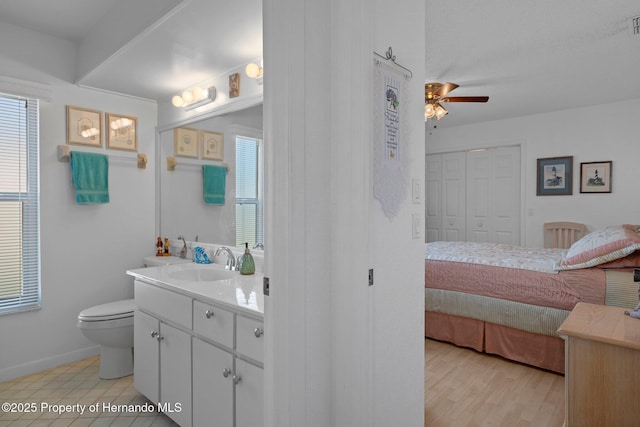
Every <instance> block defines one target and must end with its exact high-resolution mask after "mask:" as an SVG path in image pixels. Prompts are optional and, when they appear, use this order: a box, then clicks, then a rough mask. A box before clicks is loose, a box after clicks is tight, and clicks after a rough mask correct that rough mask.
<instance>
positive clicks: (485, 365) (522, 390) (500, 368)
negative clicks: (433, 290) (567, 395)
mask: <svg viewBox="0 0 640 427" xmlns="http://www.w3.org/2000/svg"><path fill="white" fill-rule="evenodd" d="M424 384H425V409H424V413H425V426H428V427H450V426H456V427H463V426H469V427H471V426H505V427H506V426H509V427H516V426H531V427H547V426H549V427H560V426H562V424H563V422H564V376H563V375H559V374H556V373H553V372H549V371H544V370H541V369H537V368H532V367H530V366H527V365H522V364H519V363H515V362H510V361H508V360H505V359H502V358H500V357H498V356H491V355H487V354H481V353H478V352H476V351H475V350H470V349H465V348H460V347H456V346H454V345H452V344H448V343H442V342H438V341H433V340H428V339H427V340H425V380H424Z"/></svg>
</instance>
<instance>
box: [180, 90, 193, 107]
mask: <svg viewBox="0 0 640 427" xmlns="http://www.w3.org/2000/svg"><path fill="white" fill-rule="evenodd" d="M182 100H183V101H184V103H185V104H188V103H190V102H191V101H193V93H191V91H190V90H185V91H184V92H182Z"/></svg>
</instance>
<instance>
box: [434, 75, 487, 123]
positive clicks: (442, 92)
mask: <svg viewBox="0 0 640 427" xmlns="http://www.w3.org/2000/svg"><path fill="white" fill-rule="evenodd" d="M457 87H458V85H457V84H455V83H444V84H442V83H425V85H424V102H425V105H424V119H425V121H426V120H427V119H430V118H432V117H435V118H436V120H440V119H441V118H443V117H444V116H446V115H447V113H448V111H447V110H446V109H445V108H444V107H443V106H442V103H443V102H487V101H488V100H489V97H488V96H447V94H448V93H449V92H451V91H452V90H454V89H455V88H457Z"/></svg>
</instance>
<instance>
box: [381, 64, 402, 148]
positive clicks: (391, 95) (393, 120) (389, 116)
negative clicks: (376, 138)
mask: <svg viewBox="0 0 640 427" xmlns="http://www.w3.org/2000/svg"><path fill="white" fill-rule="evenodd" d="M384 87H385V92H384V93H385V97H386V102H385V104H384V145H385V159H386V160H395V161H398V160H400V108H399V106H400V100H399V99H398V97H399V96H400V95H399V93H400V81H399V80H397V79H395V78H394V77H392V76H389V75H385V76H384Z"/></svg>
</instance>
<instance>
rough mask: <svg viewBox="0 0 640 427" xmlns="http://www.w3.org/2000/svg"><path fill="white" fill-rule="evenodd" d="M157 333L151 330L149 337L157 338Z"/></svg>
mask: <svg viewBox="0 0 640 427" xmlns="http://www.w3.org/2000/svg"><path fill="white" fill-rule="evenodd" d="M158 335H160V334H159V333H157V332H156V331H151V338H158Z"/></svg>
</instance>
